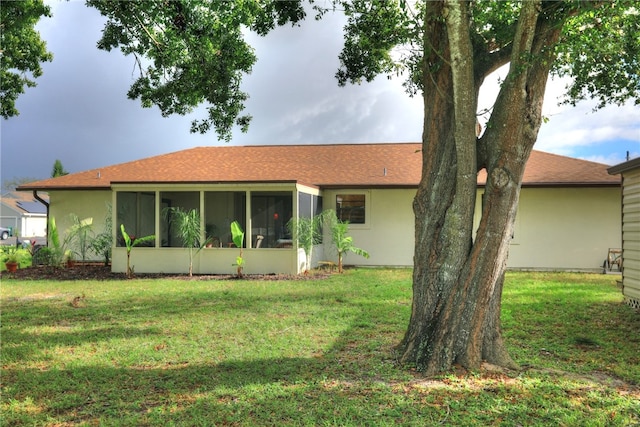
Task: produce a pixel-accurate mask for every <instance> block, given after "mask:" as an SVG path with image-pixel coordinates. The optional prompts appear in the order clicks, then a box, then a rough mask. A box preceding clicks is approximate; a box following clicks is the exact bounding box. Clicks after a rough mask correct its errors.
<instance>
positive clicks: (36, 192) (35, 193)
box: [33, 190, 49, 246]
mask: <svg viewBox="0 0 640 427" xmlns="http://www.w3.org/2000/svg"><path fill="white" fill-rule="evenodd" d="M33 198H34V199H36V200H37V201H39V202H40V203H42V204H43V205H45V206H46V207H47V224H46V225H45V229H44V231H45V233H46V234H47V246H49V202H47V201H45V200H44V199H43V198H42V197H40V196H39V195H38V190H33Z"/></svg>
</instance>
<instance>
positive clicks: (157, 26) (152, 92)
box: [88, 0, 305, 141]
mask: <svg viewBox="0 0 640 427" xmlns="http://www.w3.org/2000/svg"><path fill="white" fill-rule="evenodd" d="M88 4H89V5H91V6H93V7H95V8H96V9H98V10H99V11H100V13H102V14H103V15H104V16H106V17H107V18H108V22H107V24H106V26H105V28H104V30H103V35H102V38H101V39H100V41H99V42H98V47H99V48H100V49H104V50H111V49H113V48H116V47H119V48H120V49H121V50H122V52H123V53H124V54H131V55H133V56H134V57H135V59H136V62H137V65H138V67H139V70H140V77H139V78H138V79H137V80H136V81H135V82H134V83H133V85H132V86H131V88H130V90H129V92H128V93H127V96H128V97H129V98H131V99H140V102H141V104H142V106H143V107H147V108H149V107H152V106H154V105H155V106H157V107H158V108H159V109H160V112H161V114H162V115H163V116H169V115H172V114H180V115H185V114H188V113H191V112H192V111H193V110H194V109H195V108H196V107H198V106H199V105H201V104H206V105H207V116H206V117H204V118H202V119H197V120H194V121H193V122H192V124H191V132H199V133H206V132H208V131H209V130H210V129H211V128H214V129H215V131H216V132H217V133H218V135H219V136H220V137H221V138H222V139H224V140H226V141H229V140H230V139H231V132H232V129H233V126H235V125H237V126H239V127H240V128H241V130H242V131H246V130H247V129H248V126H249V123H250V121H251V116H249V115H246V114H245V115H243V114H242V112H243V110H244V102H245V101H246V100H247V99H248V95H247V94H246V93H245V92H243V91H242V90H241V89H240V85H241V82H242V78H243V76H244V75H246V74H249V73H250V72H251V69H252V67H253V64H254V63H255V62H256V60H257V58H256V56H255V53H254V50H253V48H252V47H251V46H250V45H249V44H247V43H246V42H245V39H244V37H245V33H244V32H245V31H246V30H247V29H248V28H250V29H252V30H254V31H256V32H257V33H258V34H261V35H264V34H267V33H268V32H269V31H270V30H271V29H273V28H274V27H275V26H276V25H284V24H286V23H288V22H291V23H296V22H298V21H300V20H302V19H303V18H304V16H305V14H304V9H303V8H302V7H301V5H300V3H299V2H278V1H267V2H257V1H243V0H233V1H231V0H229V1H224V2H221V1H215V0H211V1H208V0H193V1H188V0H176V1H170V2H159V1H143V2H111V1H100V0H90V1H89V2H88Z"/></svg>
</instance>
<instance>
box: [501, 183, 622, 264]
mask: <svg viewBox="0 0 640 427" xmlns="http://www.w3.org/2000/svg"><path fill="white" fill-rule="evenodd" d="M620 247H621V240H620V189H619V188H616V187H611V188H524V189H522V191H521V194H520V204H519V206H518V214H517V217H516V224H515V229H514V236H513V240H512V242H511V246H510V249H509V261H508V264H507V265H508V266H509V267H510V268H526V269H529V268H531V269H549V270H594V271H599V270H601V269H602V264H603V262H604V260H605V259H606V257H607V253H608V249H609V248H620Z"/></svg>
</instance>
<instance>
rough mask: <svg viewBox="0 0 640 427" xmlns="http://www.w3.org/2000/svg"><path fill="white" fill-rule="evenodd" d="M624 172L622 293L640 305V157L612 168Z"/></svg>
mask: <svg viewBox="0 0 640 427" xmlns="http://www.w3.org/2000/svg"><path fill="white" fill-rule="evenodd" d="M609 173H610V174H612V175H618V174H620V175H622V294H623V295H624V299H625V301H626V302H627V303H628V304H629V305H631V306H632V307H635V308H637V309H640V157H639V158H637V159H634V160H629V161H627V162H625V163H621V164H619V165H616V166H613V167H611V168H609Z"/></svg>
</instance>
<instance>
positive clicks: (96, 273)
mask: <svg viewBox="0 0 640 427" xmlns="http://www.w3.org/2000/svg"><path fill="white" fill-rule="evenodd" d="M329 275H330V274H328V273H324V272H322V273H320V272H313V273H312V274H304V275H303V274H301V275H297V276H296V275H287V274H245V275H244V276H243V279H239V278H238V277H237V276H235V275H233V274H194V275H193V276H192V277H189V275H187V274H165V273H153V274H148V273H140V274H136V275H135V277H134V278H133V279H127V276H126V274H124V273H112V272H111V267H110V266H107V267H105V266H104V264H94V263H87V264H77V265H75V266H73V267H51V266H36V267H27V268H20V269H18V271H16V272H15V273H8V272H6V271H3V272H2V273H0V279H14V280H135V279H149V278H151V279H153V278H158V279H160V278H164V279H180V280H318V279H325V278H327V277H329Z"/></svg>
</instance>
